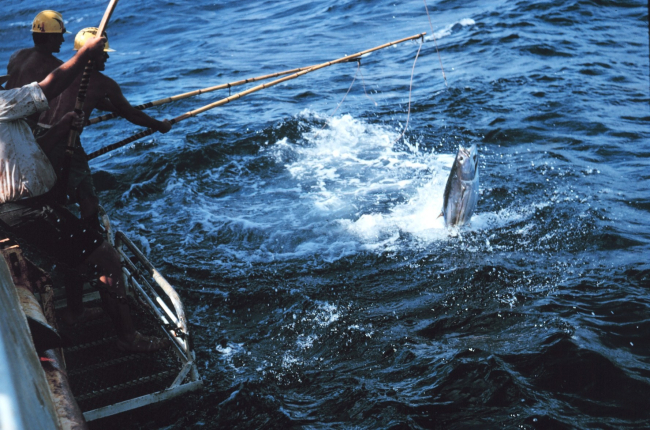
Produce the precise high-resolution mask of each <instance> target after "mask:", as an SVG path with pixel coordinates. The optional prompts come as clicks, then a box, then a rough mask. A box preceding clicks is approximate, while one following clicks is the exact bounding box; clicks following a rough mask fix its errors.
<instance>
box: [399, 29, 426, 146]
mask: <svg viewBox="0 0 650 430" xmlns="http://www.w3.org/2000/svg"><path fill="white" fill-rule="evenodd" d="M422 45H424V37H423V38H422V42H420V47H419V48H418V52H417V54H415V60H413V68H412V69H411V83H410V84H409V105H408V109H407V113H406V125H405V126H404V130H402V134H400V135H399V136H398V137H397V139H395V140H394V141H393V143H395V142H397V141H398V140H400V139H401V138H402V137H404V134H405V133H406V129H407V128H408V126H409V120H410V119H411V94H412V92H413V74H414V73H415V63H417V62H418V57H419V56H420V49H422Z"/></svg>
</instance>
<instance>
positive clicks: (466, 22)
mask: <svg viewBox="0 0 650 430" xmlns="http://www.w3.org/2000/svg"><path fill="white" fill-rule="evenodd" d="M456 24H460V25H462V26H463V27H469V26H471V25H475V24H476V21H474V20H473V19H472V18H463V19H461V20H460V21H458V22H455V23H453V24H449V25H447V26H446V27H444V28H443V29H441V30H438V31H435V32H434V33H433V35H429V36H425V37H424V40H425V41H427V42H430V41H433V39H434V37H435V39H436V40H440V39H442V38H445V37H447V36H449V35H450V34H451V33H452V32H453V31H452V29H453V28H454V26H455V25H456Z"/></svg>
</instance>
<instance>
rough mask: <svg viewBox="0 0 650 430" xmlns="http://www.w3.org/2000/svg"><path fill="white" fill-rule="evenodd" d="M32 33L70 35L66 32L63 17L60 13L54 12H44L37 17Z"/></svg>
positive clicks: (33, 23)
mask: <svg viewBox="0 0 650 430" xmlns="http://www.w3.org/2000/svg"><path fill="white" fill-rule="evenodd" d="M32 33H58V34H63V33H68V34H70V32H69V31H66V30H65V24H64V23H63V17H62V16H61V14H60V13H59V12H55V11H53V10H44V11H43V12H40V13H39V14H38V15H36V18H34V22H32Z"/></svg>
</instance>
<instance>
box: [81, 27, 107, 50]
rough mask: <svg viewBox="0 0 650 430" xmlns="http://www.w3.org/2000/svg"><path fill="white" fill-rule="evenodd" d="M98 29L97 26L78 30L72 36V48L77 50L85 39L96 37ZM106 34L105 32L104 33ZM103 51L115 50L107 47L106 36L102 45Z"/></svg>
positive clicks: (84, 42) (83, 43)
mask: <svg viewBox="0 0 650 430" xmlns="http://www.w3.org/2000/svg"><path fill="white" fill-rule="evenodd" d="M98 31H99V29H98V28H97V27H88V28H84V29H83V30H80V31H79V33H77V35H76V36H75V37H74V50H75V51H78V50H79V49H81V47H82V46H84V45H85V44H86V40H88V39H92V38H93V37H97V32H98ZM104 36H106V33H104ZM104 52H115V49H111V48H109V47H108V38H106V45H105V46H104Z"/></svg>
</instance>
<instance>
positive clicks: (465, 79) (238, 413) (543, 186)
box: [0, 0, 650, 429]
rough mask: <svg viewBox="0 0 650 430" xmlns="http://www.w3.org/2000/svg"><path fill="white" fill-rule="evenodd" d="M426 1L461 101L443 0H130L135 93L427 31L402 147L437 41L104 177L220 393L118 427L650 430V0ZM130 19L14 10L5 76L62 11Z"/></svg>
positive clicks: (209, 121)
mask: <svg viewBox="0 0 650 430" xmlns="http://www.w3.org/2000/svg"><path fill="white" fill-rule="evenodd" d="M35 3H38V4H35ZM428 3H429V8H430V12H431V18H432V22H433V26H434V30H435V34H436V40H437V43H438V46H439V48H440V55H441V58H442V63H443V65H444V68H445V73H446V77H447V81H448V86H445V82H444V80H443V78H442V73H441V71H440V63H439V59H438V56H437V54H436V50H435V46H434V43H433V38H431V36H430V29H429V23H428V20H427V16H426V12H425V9H424V4H423V2H422V1H416V0H414V1H408V2H388V1H379V0H377V1H369V0H368V1H353V0H325V1H323V2H310V1H305V0H294V1H290V2H289V1H268V0H266V1H260V2H236V1H216V2H208V1H204V0H197V1H193V2H184V1H159V2H153V1H142V2H131V1H128V0H123V1H122V2H120V3H119V4H118V7H117V10H116V12H115V14H114V16H113V19H112V21H111V24H110V25H109V36H110V42H111V47H112V48H114V49H116V50H117V51H116V52H115V53H113V54H111V58H110V60H109V62H108V64H107V69H106V74H108V75H109V76H111V77H113V78H114V79H115V80H116V81H117V82H119V83H120V84H121V86H122V89H123V90H124V93H125V95H126V96H127V98H128V99H129V100H130V101H131V102H132V103H133V104H137V103H141V102H146V101H150V100H155V99H158V98H162V97H166V96H170V95H173V94H178V93H182V92H185V91H190V90H193V89H198V88H202V87H206V86H210V85H216V84H220V83H226V82H231V81H235V80H239V79H243V78H247V77H252V76H257V75H261V74H265V73H271V72H275V71H280V70H284V69H287V68H293V67H300V66H305V65H310V64H317V63H321V62H324V61H328V60H333V59H335V58H338V57H341V56H343V55H346V54H352V53H355V52H358V51H361V50H364V49H368V48H371V47H374V46H377V45H380V44H383V43H386V42H390V41H393V40H396V39H400V38H403V37H406V36H410V35H414V34H417V33H419V32H422V31H427V32H428V33H429V36H427V38H426V39H425V43H424V45H423V46H422V49H421V52H420V55H419V58H418V60H417V63H416V65H415V71H414V77H413V91H412V95H411V109H410V122H409V126H408V129H407V131H406V134H405V136H404V138H403V139H399V136H400V134H401V133H402V131H403V128H404V126H405V124H406V121H407V110H408V109H407V108H408V102H409V84H410V77H411V70H412V67H413V61H414V59H415V56H416V53H417V50H418V47H419V42H408V43H405V44H402V45H399V46H396V47H392V48H388V49H385V50H382V51H379V52H376V53H374V54H372V55H370V56H368V57H367V58H364V59H363V60H362V62H361V68H360V72H357V65H356V64H355V63H346V64H341V65H337V66H332V67H330V68H326V69H322V70H320V71H317V72H314V73H311V74H308V75H305V76H303V77H301V78H299V79H296V80H292V81H288V82H286V83H284V84H281V85H279V86H277V87H274V88H272V89H266V90H264V91H262V92H259V93H256V94H253V95H250V96H248V97H246V98H244V99H241V100H238V101H235V102H232V103H231V104H228V105H226V106H224V107H221V108H218V109H215V110H213V111H210V112H208V113H205V114H202V115H200V116H198V117H196V118H192V119H189V120H187V121H184V122H182V123H179V124H177V125H176V126H175V127H174V129H173V130H172V131H171V132H170V133H169V134H166V135H155V136H153V138H151V137H150V138H147V139H144V140H143V141H139V142H137V143H134V144H132V145H130V146H128V147H126V148H124V149H121V150H118V151H115V152H114V153H111V155H109V156H103V157H102V158H98V159H96V160H94V161H93V162H92V163H91V167H92V168H93V169H94V170H95V171H96V172H97V174H96V177H95V179H96V185H97V187H98V189H100V190H101V193H100V199H101V201H102V203H103V204H104V206H105V207H106V208H107V209H108V211H109V213H110V214H111V217H112V219H113V221H114V223H115V224H117V226H118V227H119V228H120V229H123V230H125V231H126V232H127V233H128V234H129V235H130V236H132V237H133V238H134V239H135V240H136V242H139V243H140V245H141V246H142V248H143V249H144V250H145V251H146V252H147V253H148V255H149V257H150V258H151V259H152V261H153V262H154V264H155V265H156V266H158V267H159V268H160V269H161V270H162V271H163V272H164V274H165V276H167V277H168V278H169V279H170V280H171V281H172V282H173V283H174V284H175V285H176V286H177V288H178V290H179V292H180V294H181V296H182V298H183V300H184V301H185V303H186V306H187V308H188V314H189V319H190V322H191V325H192V329H193V330H194V336H195V347H196V351H197V361H198V363H199V367H200V371H201V375H202V376H203V378H204V381H205V389H204V391H203V392H202V393H199V394H192V395H189V396H186V397H184V398H181V399H176V400H174V401H171V402H168V403H166V404H163V405H161V406H155V407H150V408H145V409H143V410H141V411H139V412H137V413H134V414H131V415H128V416H125V417H116V418H113V419H112V420H109V421H105V422H103V423H102V422H99V423H95V425H94V427H95V428H103V427H105V428H115V426H116V425H120V426H122V427H121V428H146V429H162V428H165V429H185V428H289V427H304V428H445V429H450V428H463V429H465V428H481V429H482V428H497V427H506V428H515V427H518V428H647V427H650V409H649V408H648V399H650V317H649V315H650V312H649V311H650V298H649V287H650V281H649V277H650V265H649V264H648V257H649V256H650V217H649V214H648V212H649V211H650V192H649V191H648V183H649V182H648V179H650V176H649V174H648V167H649V165H650V164H649V161H648V160H650V141H649V137H650V132H649V128H648V127H649V125H650V108H649V102H650V97H649V94H648V93H649V90H648V87H649V83H648V75H649V64H648V9H647V6H646V3H643V2H641V1H624V0H593V1H587V0H583V1H562V2H557V1H530V0H523V1H506V0H501V1H497V0H495V1H490V2H484V1H463V2H461V1H454V0H447V1H434V0H430V1H429V2H428ZM105 4H106V2H104V1H92V2H82V3H77V4H70V3H69V2H63V1H60V0H53V1H51V2H49V3H43V2H40V1H39V2H26V1H18V2H13V3H10V4H9V3H8V4H6V5H5V4H3V10H4V11H5V13H4V18H3V25H2V26H0V36H1V37H2V39H3V44H2V46H1V47H0V59H2V60H3V62H4V63H6V62H7V60H8V58H9V56H10V54H11V53H12V52H13V51H15V50H16V49H18V48H20V47H24V46H29V45H30V43H31V41H30V38H29V33H28V31H29V25H30V23H31V19H32V17H33V16H34V15H35V14H36V13H37V12H38V11H40V10H41V9H56V10H59V11H60V12H62V13H63V14H64V18H65V19H66V21H67V26H68V27H69V29H70V30H71V31H72V32H73V33H74V32H76V31H78V30H79V29H81V28H82V27H86V26H92V25H97V24H98V23H99V20H100V18H101V15H102V13H103V9H104V7H105ZM68 39H69V40H67V41H66V44H65V45H64V47H63V49H62V54H61V55H60V57H61V58H63V59H66V58H68V57H69V54H70V49H71V46H72V42H71V40H72V37H68ZM355 75H356V80H355V82H354V85H353V86H352V88H351V90H350V93H349V94H348V95H347V97H346V98H345V101H344V102H343V103H342V105H341V107H340V108H338V110H337V109H336V108H337V104H338V103H339V102H340V101H341V100H342V99H343V97H344V96H345V94H346V92H347V91H348V88H349V86H350V84H351V82H352V80H353V79H354V77H355ZM239 88H242V87H239ZM238 90H239V89H238V88H233V90H232V91H233V93H234V92H236V91H238ZM227 95H228V91H227V90H224V91H221V92H219V93H211V94H207V95H201V96H199V97H196V98H192V99H187V100H184V101H180V102H176V103H172V104H169V105H165V106H164V107H161V108H158V109H152V110H151V111H150V113H151V114H152V115H153V116H155V117H158V118H162V117H166V118H169V117H174V116H178V115H180V114H182V113H184V112H186V111H188V110H191V109H195V108H197V107H200V106H202V105H204V104H208V103H210V102H212V101H215V100H217V99H219V98H222V97H226V96H227ZM136 130H137V128H135V127H133V126H132V125H130V124H128V123H126V122H124V121H118V120H114V121H111V122H106V123H103V124H101V125H97V126H94V127H92V128H88V129H87V130H86V131H85V132H84V134H83V136H82V140H83V142H84V145H85V146H86V148H87V150H89V151H93V150H96V149H98V148H99V147H101V146H102V145H104V144H108V143H113V142H114V141H116V140H119V139H121V138H123V137H126V136H129V135H130V134H132V133H134V132H135V131H136ZM472 142H476V143H477V144H478V146H479V152H480V169H481V199H480V201H479V206H478V208H477V213H476V214H475V216H474V218H473V220H472V225H471V226H470V227H469V228H465V229H462V230H461V231H459V232H457V233H454V232H449V231H447V230H446V229H445V228H444V226H443V223H442V219H441V218H438V214H439V213H440V209H441V206H442V190H443V188H444V184H445V181H446V179H447V175H448V171H449V167H450V165H451V162H452V160H453V157H454V154H455V152H456V150H457V148H458V145H459V144H463V145H467V144H469V143H472Z"/></svg>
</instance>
